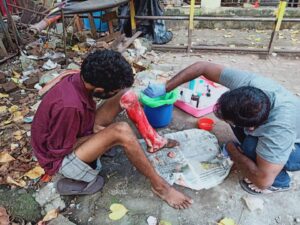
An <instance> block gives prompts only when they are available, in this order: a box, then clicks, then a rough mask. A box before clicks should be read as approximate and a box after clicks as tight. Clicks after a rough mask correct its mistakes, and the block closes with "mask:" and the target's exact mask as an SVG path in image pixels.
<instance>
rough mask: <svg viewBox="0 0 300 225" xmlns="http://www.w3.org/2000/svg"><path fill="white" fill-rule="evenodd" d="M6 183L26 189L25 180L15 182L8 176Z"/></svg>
mask: <svg viewBox="0 0 300 225" xmlns="http://www.w3.org/2000/svg"><path fill="white" fill-rule="evenodd" d="M6 183H8V184H13V185H16V186H19V187H25V186H26V182H25V181H24V180H22V179H19V180H15V179H13V178H12V177H11V176H7V178H6Z"/></svg>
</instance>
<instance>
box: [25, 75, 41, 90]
mask: <svg viewBox="0 0 300 225" xmlns="http://www.w3.org/2000/svg"><path fill="white" fill-rule="evenodd" d="M38 82H39V78H38V77H30V78H29V79H27V80H25V81H24V82H23V84H24V85H25V86H26V87H27V88H34V85H35V84H36V83H38Z"/></svg>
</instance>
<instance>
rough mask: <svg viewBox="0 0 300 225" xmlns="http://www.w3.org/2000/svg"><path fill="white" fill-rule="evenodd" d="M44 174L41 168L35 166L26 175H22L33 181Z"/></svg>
mask: <svg viewBox="0 0 300 225" xmlns="http://www.w3.org/2000/svg"><path fill="white" fill-rule="evenodd" d="M43 174H45V171H44V169H43V168H42V167H40V166H36V167H34V168H33V169H32V170H29V171H28V172H27V173H25V174H24V176H26V177H29V178H30V179H32V180H34V179H36V178H39V177H40V176H42V175H43Z"/></svg>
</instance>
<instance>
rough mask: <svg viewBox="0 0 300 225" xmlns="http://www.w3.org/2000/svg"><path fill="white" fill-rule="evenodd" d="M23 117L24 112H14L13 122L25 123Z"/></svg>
mask: <svg viewBox="0 0 300 225" xmlns="http://www.w3.org/2000/svg"><path fill="white" fill-rule="evenodd" d="M23 118H24V117H23V115H22V112H20V111H17V112H14V113H13V121H14V122H18V121H20V120H22V121H23Z"/></svg>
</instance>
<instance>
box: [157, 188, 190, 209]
mask: <svg viewBox="0 0 300 225" xmlns="http://www.w3.org/2000/svg"><path fill="white" fill-rule="evenodd" d="M152 191H153V192H154V193H155V194H156V195H158V196H159V197H160V198H161V199H162V200H164V201H165V202H167V203H168V204H169V205H170V206H171V207H173V208H175V209H187V208H189V207H190V206H191V205H192V204H193V200H192V199H191V198H190V197H188V196H186V195H184V194H182V193H181V192H179V191H177V190H176V189H175V188H173V187H170V186H167V187H166V188H164V189H163V190H155V189H154V188H153V187H152Z"/></svg>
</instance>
